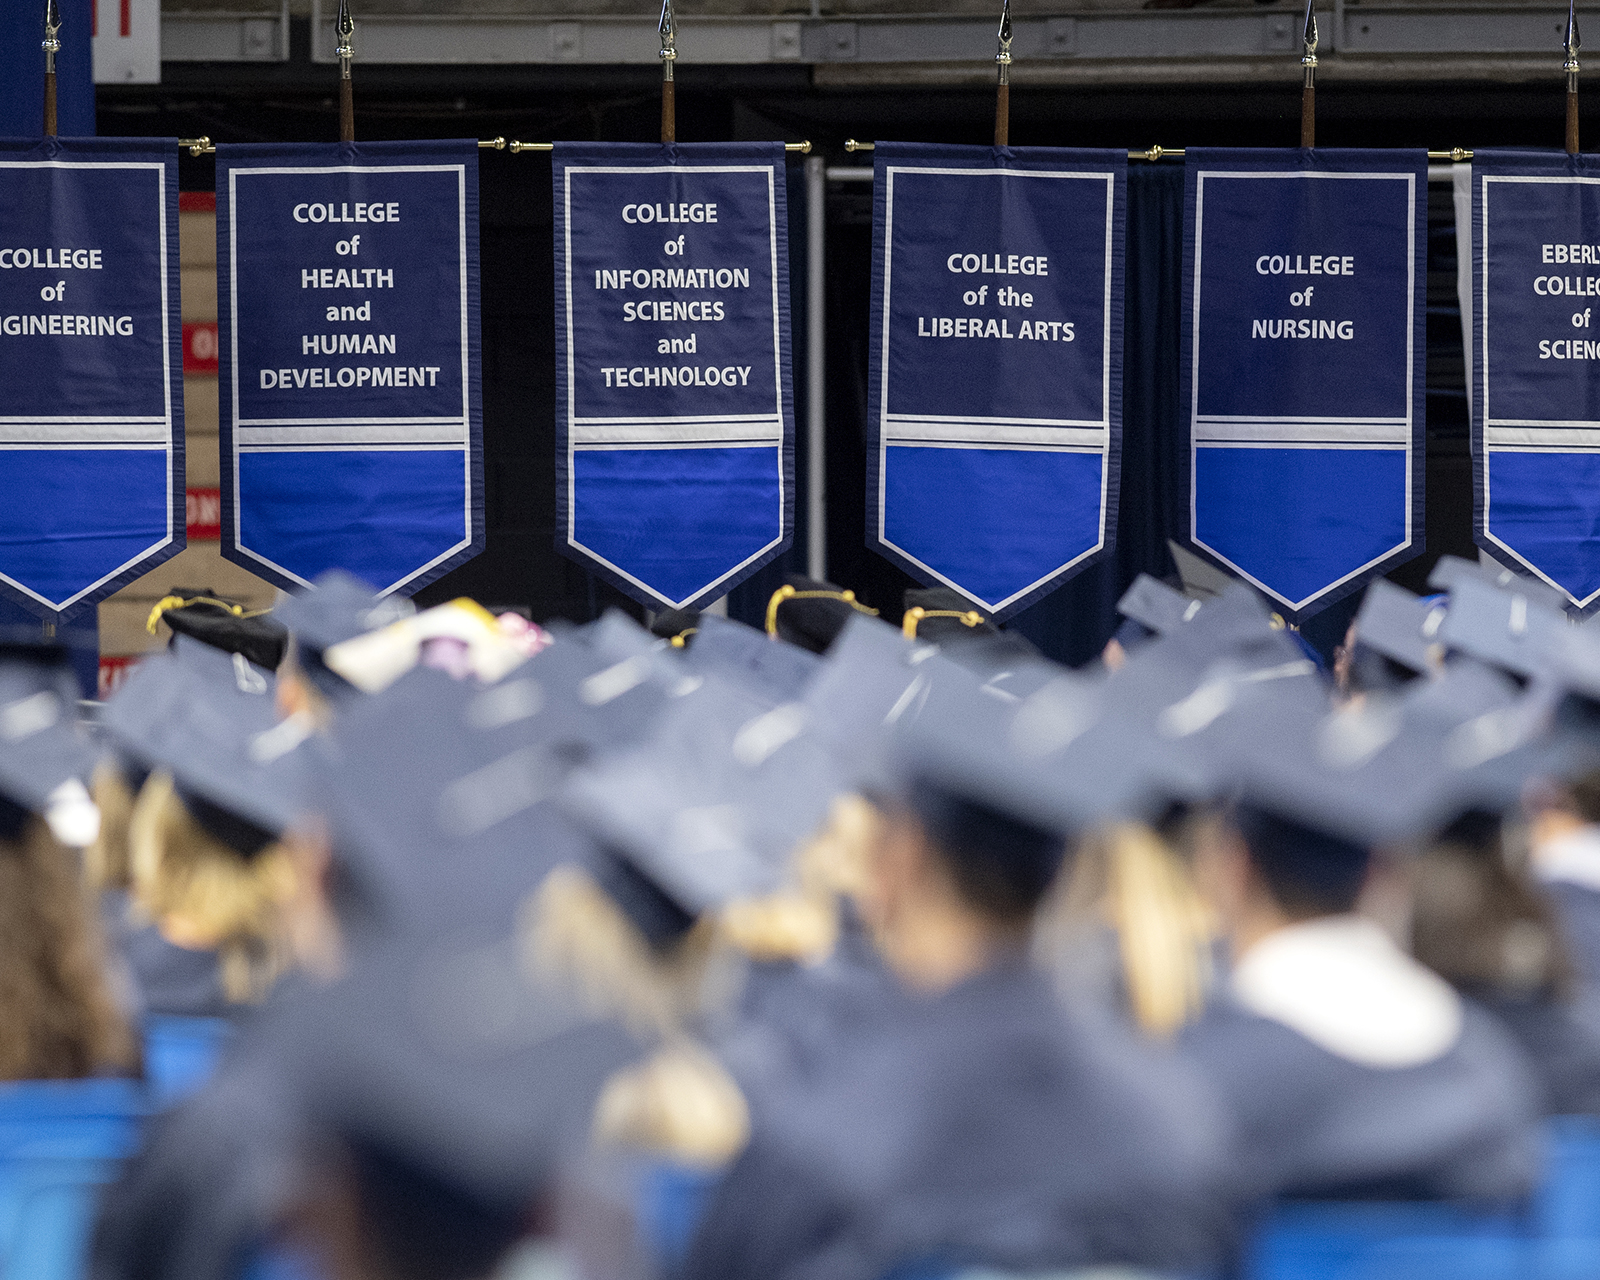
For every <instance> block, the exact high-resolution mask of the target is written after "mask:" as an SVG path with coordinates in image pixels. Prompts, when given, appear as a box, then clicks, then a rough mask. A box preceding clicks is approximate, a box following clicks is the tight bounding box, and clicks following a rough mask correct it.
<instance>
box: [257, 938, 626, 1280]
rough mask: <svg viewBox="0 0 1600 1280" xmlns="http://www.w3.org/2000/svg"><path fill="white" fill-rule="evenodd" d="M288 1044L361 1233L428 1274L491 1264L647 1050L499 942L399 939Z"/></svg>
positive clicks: (329, 996) (302, 1093)
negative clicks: (625, 1071) (615, 1079)
mask: <svg viewBox="0 0 1600 1280" xmlns="http://www.w3.org/2000/svg"><path fill="white" fill-rule="evenodd" d="M280 1039H281V1041H282V1043H283V1046H284V1047H283V1050H282V1054H281V1064H282V1065H281V1066H280V1067H279V1070H280V1071H282V1072H283V1073H284V1075H285V1076H286V1083H287V1084H288V1086H289V1088H290V1090H291V1091H292V1092H293V1094H294V1095H295V1096H297V1097H298V1098H300V1099H301V1101H302V1114H303V1116H304V1119H305V1122H306V1127H307V1130H308V1133H309V1136H311V1137H312V1138H313V1139H314V1140H316V1139H320V1140H321V1141H322V1142H327V1141H329V1140H331V1141H333V1142H334V1143H335V1144H337V1147H338V1148H339V1157H340V1163H341V1164H343V1165H344V1167H346V1168H348V1169H349V1170H350V1171H351V1172H352V1173H353V1174H354V1176H355V1178H356V1180H357V1183H358V1187H357V1191H358V1194H357V1199H358V1201H359V1203H360V1205H361V1207H362V1211H363V1213H364V1215H365V1218H366V1221H365V1222H364V1224H363V1225H364V1227H365V1229H366V1230H367V1232H368V1233H369V1234H371V1235H372V1236H375V1237H376V1238H377V1239H378V1240H379V1241H380V1242H381V1248H382V1249H383V1251H384V1252H385V1253H386V1254H388V1255H389V1256H395V1257H404V1258H405V1259H406V1260H407V1265H408V1266H412V1267H415V1268H417V1270H418V1272H419V1273H421V1274H429V1275H435V1274H437V1275H487V1274H488V1273H489V1272H490V1271H491V1270H492V1269H493V1267H494V1263H495V1261H496V1260H497V1258H498V1256H499V1255H500V1254H501V1253H503V1252H504V1250H505V1249H506V1248H508V1247H509V1246H510V1245H511V1244H512V1243H513V1242H514V1241H515V1240H516V1239H517V1238H518V1237H519V1236H520V1235H521V1234H522V1233H523V1232H524V1231H525V1230H526V1228H527V1223H528V1219H529V1217H530V1216H531V1215H530V1210H531V1208H532V1207H533V1203H534V1201H535V1200H536V1199H537V1198H538V1197H539V1196H540V1194H541V1192H543V1191H544V1190H546V1189H547V1188H548V1187H549V1186H550V1185H551V1183H552V1181H553V1179H554V1178H555V1176H556V1175H557V1174H558V1172H559V1171H560V1170H561V1169H562V1168H563V1167H564V1166H565V1165H566V1164H567V1162H569V1161H573V1160H577V1159H581V1156H582V1152H583V1149H584V1148H585V1146H586V1145H587V1141H588V1134H589V1130H590V1125H591V1121H592V1114H593V1110H594V1106H595V1103H596V1101H597V1099H598V1097H599V1095H600V1092H601V1090H602V1088H603V1087H604V1085H605V1083H606V1081H607V1080H608V1079H609V1077H610V1076H611V1075H612V1074H613V1073H614V1072H616V1071H618V1070H620V1069H621V1068H623V1067H625V1066H627V1065H630V1064H631V1063H633V1062H635V1061H636V1060H637V1059H638V1058H639V1056H640V1053H641V1049H640V1047H639V1045H638V1043H637V1042H636V1041H635V1040H634V1039H632V1038H631V1037H630V1036H629V1035H628V1034H627V1033H626V1032H625V1031H624V1030H623V1029H622V1028H621V1027H620V1026H619V1025H617V1024H615V1023H613V1022H610V1021H606V1020H601V1019H596V1018H594V1017H591V1016H589V1015H588V1014H587V1013H586V1011H585V1010H584V1009H582V1008H581V1007H579V1006H578V1005H577V1004H576V1003H575V1002H574V1000H573V999H571V998H570V997H569V996H568V995H567V994H565V993H564V991H563V990H561V989H559V988H558V987H556V986H555V985H553V984H552V983H550V982H548V981H544V980H541V978H540V976H539V974H538V972H537V970H536V969H534V968H533V967H531V966H530V965H529V964H528V963H527V962H526V961H525V960H524V958H523V957H522V955H521V954H520V952H519V950H518V948H517V945H516V942H515V940H514V939H511V938H508V937H505V936H503V935H502V936H496V935H487V936H483V935H471V934H469V935H466V936H462V935H460V934H454V935H451V936H450V937H441V936H438V935H434V936H432V937H423V938H408V939H404V940H400V941H396V942H394V943H391V944H388V945H387V946H386V947H385V948H383V949H381V950H379V951H377V952H375V953H373V954H372V955H371V956H370V958H369V959H368V960H367V961H366V962H364V963H359V964H358V965H357V967H356V968H355V970H354V971H353V972H352V973H351V975H350V976H349V977H348V978H346V979H344V980H343V981H341V982H339V983H337V984H335V985H334V986H332V987H331V988H326V989H324V990H322V991H319V992H316V993H314V994H312V995H311V996H309V997H308V998H306V999H304V1000H302V1001H301V1002H300V1004H299V1005H298V1006H297V1007H296V1008H295V1009H294V1010H293V1011H292V1012H291V1013H290V1014H289V1015H288V1016H287V1017H286V1018H285V1019H284V1023H283V1025H282V1029H281V1035H280ZM317 1149H319V1148H317V1147H316V1146H315V1145H314V1146H313V1150H317Z"/></svg>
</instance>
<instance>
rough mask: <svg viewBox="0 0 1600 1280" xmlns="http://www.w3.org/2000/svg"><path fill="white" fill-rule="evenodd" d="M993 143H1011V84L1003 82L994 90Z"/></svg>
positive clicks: (1006, 144) (1002, 144)
mask: <svg viewBox="0 0 1600 1280" xmlns="http://www.w3.org/2000/svg"><path fill="white" fill-rule="evenodd" d="M994 145H995V146H997V147H1009V146H1010V145H1011V86H1010V85H1009V84H1006V83H1004V82H1002V83H1001V84H1000V86H999V87H998V88H997V89H996V90H995V99H994Z"/></svg>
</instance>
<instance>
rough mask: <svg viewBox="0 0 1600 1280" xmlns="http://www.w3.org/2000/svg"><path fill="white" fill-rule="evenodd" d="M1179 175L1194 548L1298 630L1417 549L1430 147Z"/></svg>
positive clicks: (1196, 159) (1221, 158)
mask: <svg viewBox="0 0 1600 1280" xmlns="http://www.w3.org/2000/svg"><path fill="white" fill-rule="evenodd" d="M1186 167H1187V175H1186V186H1185V201H1184V219H1185V222H1184V271H1183V340H1182V353H1183V355H1182V359H1181V361H1180V366H1179V381H1180V401H1179V403H1181V404H1182V405H1183V407H1184V413H1185V415H1186V416H1187V418H1188V434H1189V448H1188V450H1187V459H1188V464H1189V475H1188V477H1187V480H1188V484H1187V494H1188V499H1189V539H1190V542H1191V545H1192V546H1193V547H1194V549H1195V550H1196V551H1198V552H1199V553H1201V554H1202V555H1203V556H1206V557H1207V558H1209V559H1211V560H1212V561H1213V562H1215V563H1216V564H1217V565H1219V566H1220V567H1222V568H1224V569H1226V570H1227V571H1229V572H1230V573H1233V574H1236V575H1238V576H1240V577H1242V578H1245V579H1246V580H1247V581H1249V582H1252V583H1254V584H1255V585H1256V586H1257V587H1259V588H1260V589H1261V590H1262V591H1264V592H1265V593H1266V594H1267V595H1268V596H1269V597H1271V599H1272V600H1273V602H1274V607H1275V608H1276V609H1277V610H1278V611H1279V612H1280V613H1282V614H1283V615H1284V616H1285V617H1286V618H1288V619H1289V620H1290V621H1296V620H1298V619H1303V618H1306V617H1310V616H1311V615H1312V614H1315V613H1317V612H1318V611H1319V610H1322V609H1325V608H1326V607H1327V606H1328V605H1330V604H1332V603H1334V602H1335V601H1336V600H1339V599H1341V598H1342V597H1344V596H1346V595H1349V594H1350V593H1352V592H1354V591H1357V590H1359V589H1360V588H1361V587H1362V586H1363V585H1365V584H1366V583H1367V582H1368V581H1370V580H1371V579H1372V578H1374V577H1377V576H1379V575H1381V574H1383V573H1384V572H1386V571H1387V570H1389V569H1391V568H1393V567H1394V566H1395V565H1397V564H1400V563H1401V562H1403V561H1405V560H1409V559H1411V558H1412V557H1413V556H1416V555H1419V554H1421V552H1422V549H1423V541H1422V535H1423V526H1422V500H1423V499H1422V486H1423V444H1424V429H1423V411H1424V404H1423V397H1424V392H1425V378H1424V369H1423V363H1424V356H1425V343H1424V326H1425V321H1426V306H1425V301H1426V293H1427V235H1426V220H1427V204H1428V199H1427V194H1428V187H1427V182H1428V161H1427V156H1426V155H1425V154H1424V153H1423V152H1421V151H1356V150H1348V151H1346V150H1327V151H1303V150H1293V151H1290V150H1281V151H1261V150H1255V151H1243V150H1213V149H1209V148H1206V149H1200V148H1190V149H1189V152H1188V155H1187V157H1186Z"/></svg>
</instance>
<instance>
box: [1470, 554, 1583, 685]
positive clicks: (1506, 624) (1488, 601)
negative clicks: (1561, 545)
mask: <svg viewBox="0 0 1600 1280" xmlns="http://www.w3.org/2000/svg"><path fill="white" fill-rule="evenodd" d="M1568 630H1569V628H1568V624H1567V615H1566V614H1565V613H1563V612H1562V611H1561V610H1560V609H1555V608H1552V607H1551V606H1550V605H1548V604H1545V603H1542V602H1541V601H1540V600H1538V599H1535V598H1533V597H1531V596H1529V595H1527V594H1525V593H1524V592H1523V591H1522V589H1521V585H1520V584H1519V585H1518V586H1516V587H1508V588H1501V587H1496V586H1491V585H1490V584H1489V583H1487V582H1485V581H1483V580H1482V579H1481V578H1479V577H1475V576H1469V575H1461V576H1459V577H1457V578H1456V579H1455V581H1454V583H1453V585H1452V586H1451V588H1450V608H1449V611H1448V612H1447V613H1446V614H1445V619H1444V622H1443V623H1442V624H1441V625H1440V627H1439V633H1438V634H1439V639H1440V641H1442V642H1443V643H1444V644H1445V645H1447V646H1448V647H1449V648H1451V649H1459V650H1460V651H1461V652H1463V653H1469V654H1471V655H1472V656H1473V657H1475V658H1478V659H1480V660H1481V661H1483V662H1487V663H1490V664H1492V665H1494V666H1497V667H1500V668H1502V669H1504V670H1506V671H1509V672H1511V673H1512V674H1513V675H1517V676H1521V677H1523V678H1525V679H1526V678H1528V677H1531V676H1533V675H1534V674H1536V673H1537V672H1539V671H1541V670H1543V669H1544V668H1546V667H1547V666H1549V665H1550V664H1551V663H1552V662H1553V661H1555V659H1556V656H1557V652H1556V651H1557V647H1558V646H1559V645H1560V644H1561V643H1562V641H1563V638H1564V637H1565V636H1566V635H1567V634H1568Z"/></svg>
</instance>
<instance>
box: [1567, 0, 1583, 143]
mask: <svg viewBox="0 0 1600 1280" xmlns="http://www.w3.org/2000/svg"><path fill="white" fill-rule="evenodd" d="M1582 43H1583V42H1582V41H1581V40H1580V39H1579V38H1578V6H1577V0H1567V39H1566V48H1567V62H1566V68H1565V70H1566V73H1567V154H1568V155H1569V156H1575V155H1577V154H1578V49H1579V47H1580V46H1581V45H1582Z"/></svg>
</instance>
